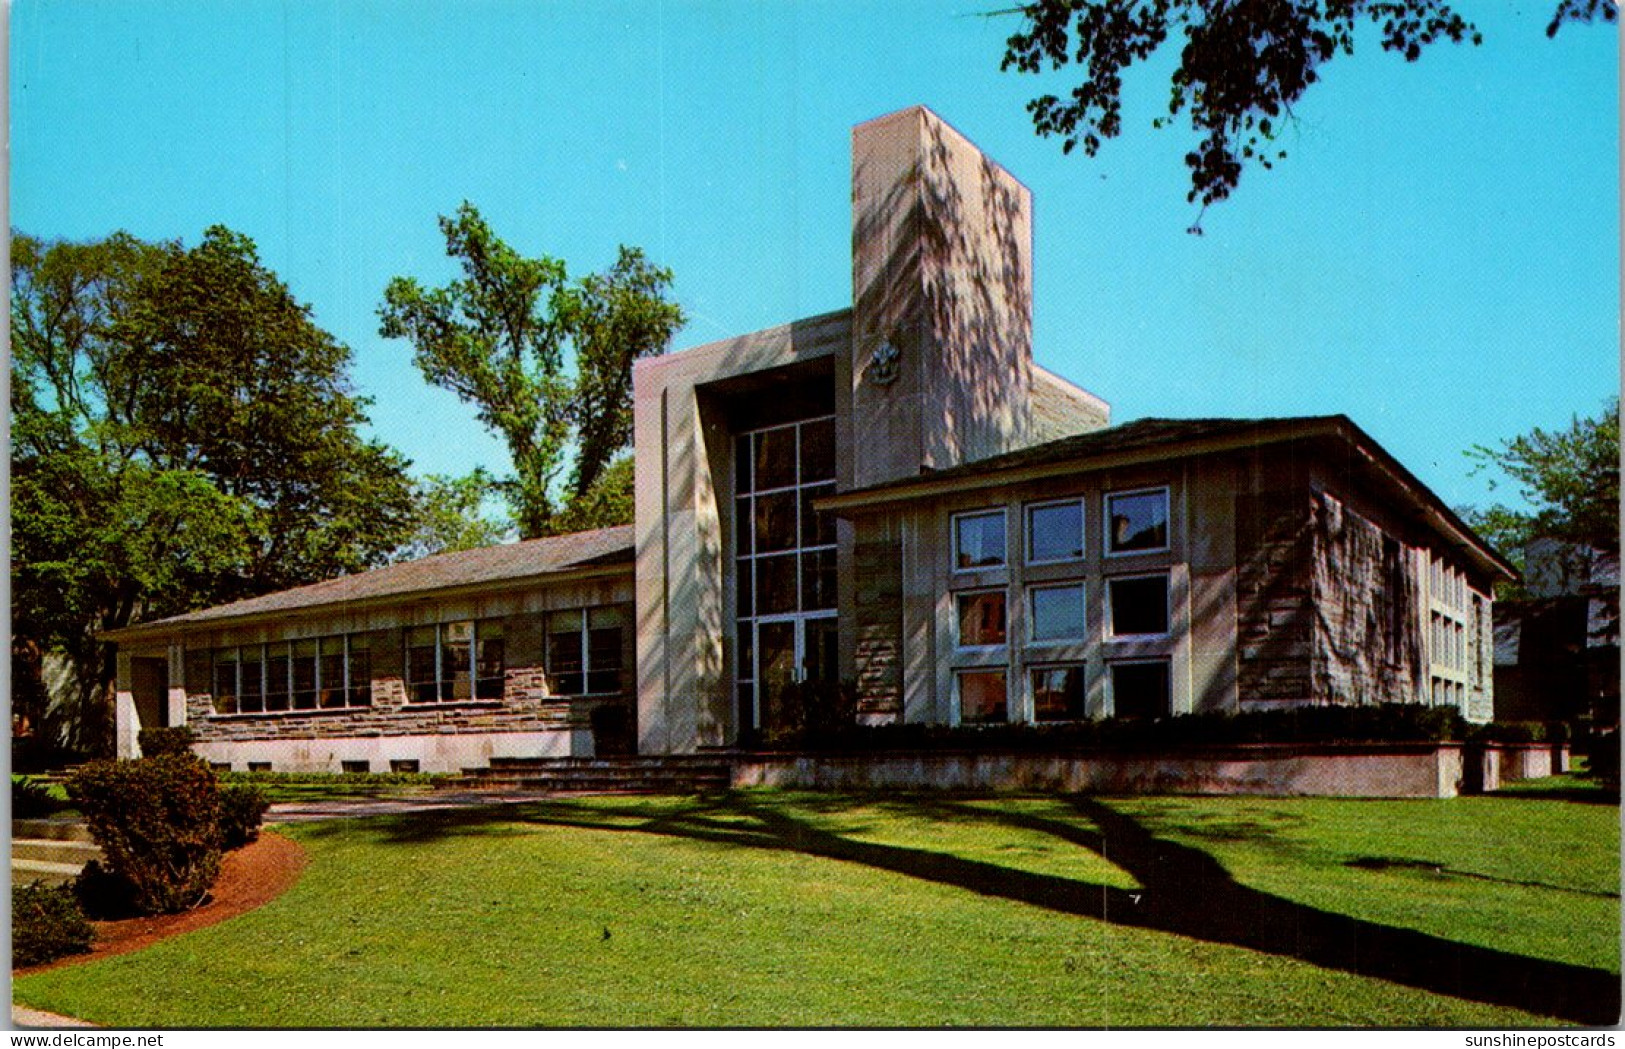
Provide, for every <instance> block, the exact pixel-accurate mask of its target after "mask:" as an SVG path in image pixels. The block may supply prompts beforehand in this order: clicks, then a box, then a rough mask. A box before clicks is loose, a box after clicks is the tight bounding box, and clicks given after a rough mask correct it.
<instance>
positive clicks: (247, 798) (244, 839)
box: [220, 783, 271, 851]
mask: <svg viewBox="0 0 1625 1049" xmlns="http://www.w3.org/2000/svg"><path fill="white" fill-rule="evenodd" d="M270 807H271V801H270V799H269V798H267V797H266V796H265V794H264V792H263V791H261V790H260V789H259V788H258V787H256V786H254V785H252V784H249V783H233V784H230V785H228V786H224V787H221V788H220V846H221V848H224V849H226V850H228V851H229V850H231V849H240V848H242V847H243V846H244V845H247V844H248V843H249V842H251V841H254V840H256V839H257V838H258V837H259V836H260V824H261V823H262V822H263V821H264V819H265V810H266V809H268V808H270Z"/></svg>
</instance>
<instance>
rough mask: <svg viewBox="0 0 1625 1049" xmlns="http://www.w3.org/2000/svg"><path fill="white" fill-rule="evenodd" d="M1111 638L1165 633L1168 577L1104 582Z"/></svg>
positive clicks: (1158, 576) (1143, 577) (1157, 576)
mask: <svg viewBox="0 0 1625 1049" xmlns="http://www.w3.org/2000/svg"><path fill="white" fill-rule="evenodd" d="M1106 586H1107V594H1108V603H1109V604H1110V606H1111V626H1112V636H1113V637H1139V636H1147V635H1162V634H1166V633H1168V577H1167V576H1165V575H1156V576H1140V577H1137V578H1131V579H1110V580H1107V582H1106Z"/></svg>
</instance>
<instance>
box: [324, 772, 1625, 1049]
mask: <svg viewBox="0 0 1625 1049" xmlns="http://www.w3.org/2000/svg"><path fill="white" fill-rule="evenodd" d="M1062 800H1063V801H1064V803H1065V804H1067V805H1069V806H1070V807H1071V808H1072V809H1073V810H1074V811H1076V812H1077V813H1078V815H1080V816H1082V817H1083V818H1085V819H1086V820H1088V821H1089V822H1090V823H1092V824H1093V825H1094V827H1095V828H1096V829H1094V830H1090V829H1088V828H1086V827H1083V826H1079V825H1077V824H1074V823H1071V822H1068V821H1065V820H1059V819H1052V818H1048V817H1044V816H1039V815H1035V814H1033V813H1028V812H1021V811H1012V810H999V809H993V808H986V807H976V808H971V807H969V806H965V805H963V804H962V803H959V802H954V801H948V800H943V799H931V798H916V799H910V800H907V801H904V800H902V799H896V798H891V799H887V800H885V801H883V802H880V804H883V805H886V806H888V807H891V808H893V809H896V810H898V811H901V810H902V809H899V806H901V807H902V808H903V809H912V810H913V812H914V814H915V815H916V816H924V817H929V818H932V819H943V818H948V819H956V820H957V819H970V820H978V821H989V822H994V823H1001V824H1004V825H1006V826H1009V827H1013V828H1020V829H1024V830H1028V831H1034V832H1039V833H1043V834H1046V835H1049V836H1051V837H1053V838H1055V839H1057V840H1059V841H1062V842H1065V843H1067V844H1070V845H1073V846H1076V847H1078V848H1083V849H1087V850H1089V851H1090V852H1093V853H1095V854H1097V855H1099V856H1100V857H1101V858H1103V859H1105V860H1106V861H1107V862H1109V863H1112V864H1114V865H1116V866H1117V867H1119V868H1121V869H1122V870H1124V871H1126V872H1127V873H1128V874H1130V875H1131V876H1132V877H1133V878H1134V879H1135V881H1136V882H1138V883H1139V885H1140V886H1141V888H1140V889H1138V890H1127V889H1119V888H1113V887H1110V886H1106V885H1100V884H1095V883H1092V882H1086V881H1081V880H1077V879H1073V878H1066V877H1060V876H1057V875H1053V874H1042V873H1037V872H1033V871H1026V870H1019V869H1015V868H1011V867H1004V866H1000V865H999V864H996V863H989V862H986V861H983V860H974V859H966V858H963V857H960V856H955V855H952V854H949V853H942V852H933V851H931V850H929V849H921V848H914V847H908V846H899V845H887V844H881V843H877V842H869V841H858V840H854V839H852V838H849V837H845V836H843V835H841V834H838V833H835V832H832V831H828V830H824V829H822V828H819V827H815V826H812V825H810V824H808V823H806V822H803V821H801V820H798V819H796V818H794V817H792V816H789V815H787V814H786V813H785V812H783V811H781V810H780V809H778V808H775V807H773V806H772V805H771V804H766V803H763V802H761V801H760V800H759V799H756V798H752V797H749V796H745V795H739V794H731V795H725V796H716V797H711V798H706V799H702V800H698V801H696V802H693V803H691V804H689V805H687V806H685V807H679V808H673V807H672V806H671V804H670V802H669V801H664V802H661V803H659V804H651V803H639V802H637V801H634V800H631V799H628V800H626V801H625V802H624V803H623V802H619V801H617V802H613V803H602V802H600V803H596V804H583V803H580V802H573V801H563V800H560V801H548V802H537V803H533V804H526V805H519V806H507V807H503V808H495V809H479V810H462V811H460V812H454V813H453V812H434V813H415V814H411V815H410V816H398V817H386V818H379V819H375V820H372V821H369V822H368V824H367V825H366V826H368V827H369V828H372V829H376V830H379V831H381V832H383V833H384V834H385V835H386V840H388V841H390V842H396V843H402V844H410V843H415V842H427V841H432V840H435V839H438V838H443V837H447V836H452V835H462V834H467V833H488V832H489V833H499V834H500V833H503V832H502V831H501V830H500V829H499V828H498V827H497V825H498V824H504V823H507V824H511V823H514V822H521V823H530V824H537V825H544V826H557V827H571V828H577V829H584V830H599V831H619V832H633V833H639V834H660V835H666V836H670V837H676V838H682V839H685V840H690V841H699V842H710V843H715V844H720V845H728V846H733V847H741V848H757V849H771V850H777V851H787V852H796V853H801V854H804V855H809V856H818V857H822V858H825V859H833V860H841V861H844V862H848V863H859V864H862V865H864V866H866V867H871V868H874V869H876V870H884V871H890V872H892V873H894V874H900V875H903V876H906V877H910V878H918V879H920V880H922V881H928V882H933V883H936V884H940V885H948V886H952V887H955V888H959V889H964V890H967V891H969V892H974V893H977V894H979V895H983V896H989V897H995V898H999V899H1006V900H1012V901H1015V902H1018V903H1025V904H1029V905H1031V906H1035V907H1043V908H1045V909H1047V910H1051V911H1054V912H1056V913H1060V914H1070V915H1075V916H1078V917H1083V918H1092V919H1096V920H1099V921H1106V922H1110V923H1112V924H1115V925H1121V926H1127V927H1132V928H1140V929H1150V930H1154V931H1158V932H1166V933H1172V934H1174V935H1177V936H1184V937H1188V938H1191V939H1195V940H1201V941H1204V942H1207V943H1214V944H1222V945H1226V946H1232V947H1242V948H1246V949H1248V950H1253V951H1259V952H1262V953H1265V954H1273V955H1277V956H1279V957H1284V958H1292V959H1296V960H1298V961H1304V962H1308V963H1309V964H1311V965H1315V966H1319V967H1321V968H1324V969H1334V970H1338V971H1341V972H1347V973H1353V974H1355V975H1359V976H1367V977H1371V978H1374V979H1379V980H1387V981H1389V982H1391V983H1397V984H1402V985H1404V986H1407V987H1413V988H1416V989H1418V990H1423V991H1429V992H1432V993H1435V994H1443V995H1449V996H1451V997H1455V998H1463V999H1467V1000H1469V1001H1476V1002H1484V1003H1487V1004H1490V1005H1499V1006H1507V1007H1510V1008H1515V1009H1521V1010H1524V1011H1526V1012H1530V1013H1534V1014H1537V1015H1542V1016H1550V1017H1555V1018H1558V1019H1562V1020H1567V1021H1570V1022H1574V1023H1579V1024H1587V1025H1596V1026H1602V1025H1612V1024H1614V1023H1617V1022H1618V1021H1619V1018H1620V988H1621V983H1620V977H1619V975H1618V974H1616V973H1613V972H1610V971H1608V970H1606V969H1597V968H1591V967H1588V966H1581V965H1571V964H1567V963H1563V962H1554V961H1549V960H1546V959H1542V958H1531V957H1526V956H1524V955H1519V954H1513V953H1510V952H1507V951H1498V950H1494V949H1491V948H1487V947H1479V946H1476V945H1473V944H1466V943H1458V942H1455V941H1453V940H1448V939H1444V938H1442V937H1438V936H1433V935H1429V934H1427V933H1423V932H1417V931H1414V930H1410V929H1401V928H1395V927H1392V926H1387V925H1382V924H1379V923H1377V922H1371V921H1366V920H1363V919H1360V918H1354V917H1350V916H1348V915H1342V914H1333V913H1329V912H1327V911H1322V910H1318V909H1316V908H1314V907H1310V906H1307V905H1305V904H1302V903H1297V902H1295V901H1292V900H1288V899H1284V898H1282V897H1280V896H1276V895H1273V894H1271V893H1267V892H1262V891H1260V890H1258V889H1253V888H1250V887H1248V886H1246V885H1242V884H1240V883H1238V882H1236V881H1235V880H1234V879H1233V878H1232V877H1231V876H1230V874H1229V872H1228V871H1226V870H1225V869H1224V867H1223V866H1222V865H1221V864H1220V863H1219V862H1218V861H1217V860H1215V859H1214V858H1213V857H1212V856H1210V855H1208V854H1207V853H1205V852H1203V851H1201V850H1200V849H1197V848H1193V847H1191V846H1189V845H1184V844H1181V843H1178V842H1174V841H1169V840H1167V839H1165V838H1158V837H1156V836H1154V835H1153V834H1152V833H1151V832H1150V831H1149V830H1147V829H1146V828H1145V827H1144V826H1142V825H1141V824H1140V823H1139V822H1137V821H1135V820H1134V819H1132V818H1131V817H1129V816H1127V815H1125V814H1123V813H1120V812H1118V811H1116V810H1115V809H1113V808H1112V807H1111V806H1109V805H1108V804H1106V803H1105V802H1103V801H1101V800H1098V799H1095V798H1091V797H1069V798H1065V799H1062ZM311 832H312V833H314V834H317V835H320V834H321V833H323V831H322V830H321V829H319V828H318V827H313V828H311Z"/></svg>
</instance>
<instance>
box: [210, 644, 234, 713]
mask: <svg viewBox="0 0 1625 1049" xmlns="http://www.w3.org/2000/svg"><path fill="white" fill-rule="evenodd" d="M214 712H215V713H216V714H235V713H237V650H236V649H235V648H227V649H222V650H220V651H218V652H216V653H215V654H214Z"/></svg>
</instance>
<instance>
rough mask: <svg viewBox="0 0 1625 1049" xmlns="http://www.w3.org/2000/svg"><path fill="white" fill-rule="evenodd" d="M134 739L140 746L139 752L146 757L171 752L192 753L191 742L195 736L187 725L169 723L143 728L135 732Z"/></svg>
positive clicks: (154, 756) (164, 755)
mask: <svg viewBox="0 0 1625 1049" xmlns="http://www.w3.org/2000/svg"><path fill="white" fill-rule="evenodd" d="M135 740H136V742H137V743H138V744H140V746H141V754H142V756H143V757H148V758H162V757H166V756H168V755H171V754H180V755H183V756H184V755H187V754H190V753H192V744H193V743H196V742H197V736H195V735H193V733H192V729H191V727H190V726H187V725H171V726H169V727H167V728H144V729H142V730H141V731H140V732H137V733H136V736H135Z"/></svg>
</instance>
